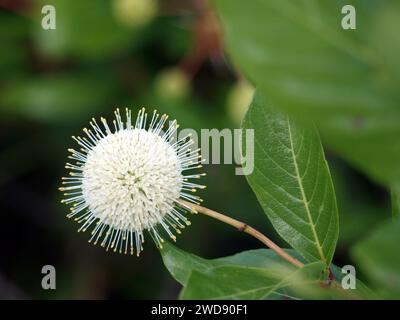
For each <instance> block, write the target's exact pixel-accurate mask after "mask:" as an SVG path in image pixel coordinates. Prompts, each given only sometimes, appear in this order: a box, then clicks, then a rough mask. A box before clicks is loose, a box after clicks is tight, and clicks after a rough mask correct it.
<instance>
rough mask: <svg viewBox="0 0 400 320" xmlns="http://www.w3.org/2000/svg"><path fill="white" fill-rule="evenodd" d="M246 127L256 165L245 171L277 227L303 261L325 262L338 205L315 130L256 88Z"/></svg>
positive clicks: (331, 249)
mask: <svg viewBox="0 0 400 320" xmlns="http://www.w3.org/2000/svg"><path fill="white" fill-rule="evenodd" d="M242 126H243V128H244V129H254V140H255V141H254V171H253V173H252V174H250V175H247V176H246V178H247V180H248V181H249V184H250V186H251V187H252V189H253V191H254V192H255V194H256V196H257V199H258V201H259V202H260V204H261V206H262V208H263V209H264V211H265V213H266V214H267V216H268V218H269V219H270V220H271V222H272V224H273V226H274V227H275V229H276V230H277V232H278V233H279V234H280V235H281V236H282V238H283V239H285V240H286V241H287V242H288V243H289V244H290V245H291V246H292V247H293V248H294V249H296V250H297V251H298V252H299V253H300V254H301V255H303V257H304V258H306V260H307V261H310V262H314V261H323V262H324V263H326V265H329V264H330V262H331V260H332V256H333V254H334V251H335V246H336V242H337V239H338V233H339V229H338V220H339V218H338V210H337V205H336V198H335V192H334V188H333V184H332V179H331V176H330V172H329V169H328V165H327V162H326V160H325V156H324V152H323V149H322V145H321V142H320V140H319V136H318V133H317V131H316V129H315V128H314V127H311V128H302V127H299V126H298V125H296V124H295V123H294V122H293V120H292V119H290V118H289V117H288V116H287V115H285V114H282V113H279V112H278V111H276V110H274V109H273V108H271V107H269V106H268V105H267V103H266V101H265V100H264V98H263V97H262V96H261V95H260V94H256V96H255V98H254V101H253V102H252V104H251V106H250V108H249V110H248V112H247V114H246V116H245V119H244V121H243V125H242Z"/></svg>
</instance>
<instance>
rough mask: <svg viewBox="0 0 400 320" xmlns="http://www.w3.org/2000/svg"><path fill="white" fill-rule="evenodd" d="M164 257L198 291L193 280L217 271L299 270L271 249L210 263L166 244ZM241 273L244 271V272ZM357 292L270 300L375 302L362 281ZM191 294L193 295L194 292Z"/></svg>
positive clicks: (285, 293)
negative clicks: (355, 299)
mask: <svg viewBox="0 0 400 320" xmlns="http://www.w3.org/2000/svg"><path fill="white" fill-rule="evenodd" d="M285 251H286V252H287V253H289V254H290V255H292V256H293V257H296V258H298V259H299V260H302V258H301V256H300V255H299V254H298V253H297V252H296V251H295V250H293V249H286V250H285ZM161 255H162V258H163V261H164V264H165V266H166V267H167V269H168V271H169V272H170V273H171V275H172V276H173V277H174V278H175V279H176V280H177V281H178V282H179V283H180V284H182V285H183V286H184V287H191V286H192V284H193V283H194V286H195V287H199V286H200V285H201V284H199V283H197V281H196V280H193V278H199V277H200V278H201V277H203V275H202V274H206V276H207V275H208V274H210V273H213V270H214V268H220V267H232V266H233V267H235V266H237V267H244V268H248V269H251V270H249V271H250V272H251V271H252V270H254V269H256V270H257V271H256V272H258V271H259V270H260V269H263V270H267V271H270V273H271V274H274V275H277V274H278V273H277V272H279V271H282V270H284V271H285V275H287V274H288V273H292V272H294V271H296V270H297V268H296V267H294V266H293V265H291V264H289V263H288V262H287V261H286V260H283V259H282V258H281V257H280V256H278V255H277V254H276V253H275V252H274V251H272V250H270V249H257V250H248V251H244V252H240V253H237V254H235V255H233V256H228V257H223V258H218V259H211V260H210V259H204V258H201V257H199V256H196V255H194V254H190V253H188V252H185V251H183V250H181V249H179V248H177V247H175V246H174V245H172V244H170V243H166V244H165V246H164V248H163V249H162V250H161ZM303 262H304V260H303ZM331 268H332V271H333V272H334V274H335V277H336V279H337V281H338V282H339V283H340V281H341V279H342V277H343V274H342V273H341V271H340V268H338V267H336V266H334V265H332V267H331ZM240 270H241V271H243V269H240ZM199 274H200V275H199ZM193 275H194V276H193ZM201 282H202V285H203V286H208V285H210V286H212V287H213V288H212V290H215V288H216V287H217V286H219V281H212V282H209V281H207V282H204V281H201ZM356 288H357V290H355V291H352V292H351V293H348V292H345V291H342V292H334V291H332V290H326V288H325V289H324V290H322V291H321V290H318V288H313V290H311V291H312V292H306V290H298V288H297V290H293V288H280V289H276V290H275V291H274V292H273V293H271V294H270V295H269V296H268V298H269V299H272V298H276V299H281V298H291V299H304V298H309V297H313V298H317V297H318V298H322V297H325V298H327V297H329V298H349V297H350V298H359V297H363V298H375V296H374V295H373V293H372V292H371V291H370V290H369V289H368V288H367V287H366V286H365V285H364V284H363V283H362V282H360V281H359V280H357V285H356ZM303 289H304V288H303ZM187 290H189V291H192V289H187ZM202 290H204V291H206V290H207V288H204V289H202ZM263 298H266V297H263Z"/></svg>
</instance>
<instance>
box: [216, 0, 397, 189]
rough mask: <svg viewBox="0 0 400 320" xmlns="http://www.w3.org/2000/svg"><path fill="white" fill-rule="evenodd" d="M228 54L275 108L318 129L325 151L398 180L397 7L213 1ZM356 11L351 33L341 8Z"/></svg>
mask: <svg viewBox="0 0 400 320" xmlns="http://www.w3.org/2000/svg"><path fill="white" fill-rule="evenodd" d="M212 3H213V4H214V5H215V7H216V9H217V11H218V13H219V16H220V17H221V21H222V23H223V29H224V33H225V42H226V48H227V52H228V54H229V55H230V56H231V58H232V60H233V62H234V63H235V64H236V65H237V66H238V68H239V69H240V70H241V71H242V72H243V73H244V74H245V75H246V76H247V77H248V78H249V79H250V80H251V81H252V82H253V83H254V84H255V85H256V86H257V87H258V88H259V90H260V91H262V92H263V93H265V95H266V96H267V97H268V99H270V101H271V102H272V103H273V105H274V106H276V107H277V108H282V109H285V110H286V111H289V112H291V113H292V114H294V115H296V116H297V117H298V118H300V119H302V120H305V121H308V120H313V121H316V122H317V125H318V126H319V128H320V131H321V135H322V138H323V140H324V141H326V143H327V144H328V145H329V147H330V148H332V149H334V150H335V152H336V153H338V154H339V155H341V156H342V157H343V158H345V159H347V160H348V161H350V162H351V163H352V164H353V165H355V166H357V167H358V168H360V169H362V170H364V171H365V172H366V173H368V174H369V175H370V176H371V177H373V178H374V179H376V180H377V181H379V182H383V183H387V184H394V183H396V182H398V181H400V166H399V165H398V163H399V161H400V139H398V137H399V136H400V126H399V122H400V108H399V104H400V91H399V90H398V83H399V79H400V60H399V58H398V57H399V56H400V38H399V37H398V32H397V30H399V29H400V3H399V2H398V1H397V0H387V1H364V0H358V1H345V0H338V1H325V0H320V1H319V0H305V1H293V0H292V1H291V0H280V1H276V0H254V1H231V0H214V1H212ZM346 4H353V5H354V7H355V8H356V26H357V28H356V29H355V30H344V29H343V28H342V27H341V19H342V17H343V16H344V15H343V14H342V13H341V9H342V7H343V6H344V5H346Z"/></svg>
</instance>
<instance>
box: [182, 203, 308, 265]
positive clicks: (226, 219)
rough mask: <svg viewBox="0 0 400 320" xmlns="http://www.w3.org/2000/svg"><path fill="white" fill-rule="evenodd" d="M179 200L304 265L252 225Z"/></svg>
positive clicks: (284, 256) (283, 256) (294, 263)
mask: <svg viewBox="0 0 400 320" xmlns="http://www.w3.org/2000/svg"><path fill="white" fill-rule="evenodd" d="M179 202H180V203H181V204H182V205H183V206H184V207H186V208H187V207H188V208H190V209H192V211H193V212H195V213H198V212H199V213H202V214H205V215H206V216H209V217H212V218H214V219H217V220H219V221H222V222H225V223H226V224H229V225H231V226H233V227H235V228H236V229H238V230H239V231H241V232H245V233H247V234H249V235H251V236H253V237H254V238H256V239H258V240H259V241H261V242H262V243H264V244H265V245H266V246H267V247H268V248H270V249H271V250H273V251H275V252H276V254H278V255H279V256H281V257H282V258H283V259H285V260H286V261H288V262H290V263H291V264H293V265H295V266H296V267H299V268H302V267H304V264H303V263H302V262H300V261H299V260H297V259H296V258H294V257H292V256H291V255H290V254H288V253H287V252H286V251H284V250H283V249H282V248H280V247H279V246H278V245H277V244H275V243H274V242H273V241H272V240H271V239H269V238H268V237H266V236H265V235H264V234H262V233H261V232H259V231H258V230H256V229H254V228H253V227H251V226H249V225H248V224H246V223H244V222H241V221H239V220H236V219H233V218H231V217H228V216H226V215H224V214H222V213H219V212H217V211H214V210H211V209H208V208H205V207H202V206H199V205H196V204H193V203H190V202H188V201H185V200H179Z"/></svg>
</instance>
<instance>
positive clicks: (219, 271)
mask: <svg viewBox="0 0 400 320" xmlns="http://www.w3.org/2000/svg"><path fill="white" fill-rule="evenodd" d="M324 267H325V266H324V264H323V263H321V262H316V263H312V264H310V265H307V266H305V267H303V268H301V269H296V270H289V269H284V268H282V269H262V268H254V267H245V266H221V267H215V268H212V269H210V270H208V271H207V272H203V273H201V272H198V271H192V273H191V275H190V277H189V281H188V285H187V286H186V287H185V288H184V289H183V291H182V292H181V296H180V297H181V298H182V299H225V300H226V299H235V300H237V299H251V300H254V299H267V298H277V297H279V296H281V295H282V294H280V290H282V289H290V288H291V289H297V290H301V291H305V290H306V287H307V286H309V285H312V284H313V285H318V283H319V280H320V279H321V277H322V274H323V270H324ZM286 297H287V298H290V296H286Z"/></svg>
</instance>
